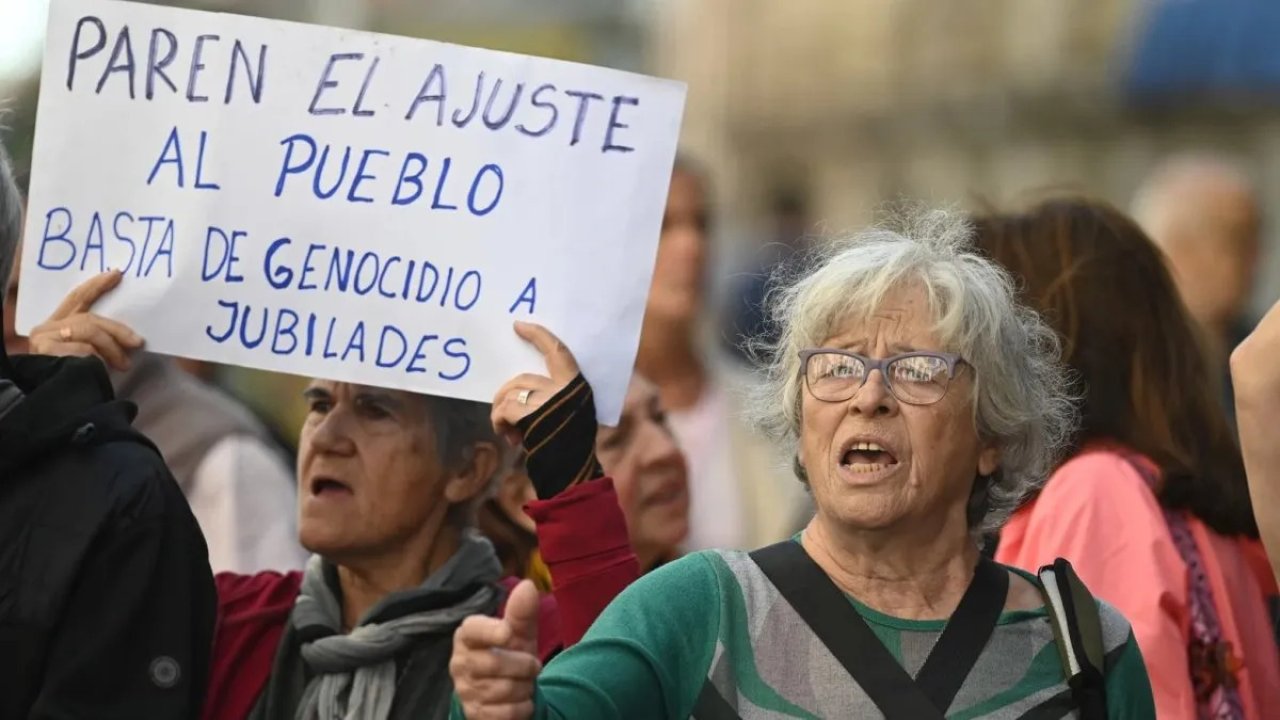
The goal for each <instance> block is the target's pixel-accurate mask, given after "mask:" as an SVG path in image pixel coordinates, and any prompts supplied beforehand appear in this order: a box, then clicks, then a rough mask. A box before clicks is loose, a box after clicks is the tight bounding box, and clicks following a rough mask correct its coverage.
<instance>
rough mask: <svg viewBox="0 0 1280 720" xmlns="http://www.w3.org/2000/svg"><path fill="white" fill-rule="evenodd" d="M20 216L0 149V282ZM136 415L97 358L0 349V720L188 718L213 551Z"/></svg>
mask: <svg viewBox="0 0 1280 720" xmlns="http://www.w3.org/2000/svg"><path fill="white" fill-rule="evenodd" d="M22 212H23V208H22V200H21V197H20V196H19V194H18V189H17V186H16V184H15V183H14V180H13V173H12V169H11V167H10V164H9V158H8V155H7V154H6V153H5V150H4V147H3V146H0V281H3V280H6V279H7V278H8V277H9V269H10V266H11V265H12V263H13V262H15V260H16V259H17V246H18V236H19V234H20V232H21V228H22ZM3 290H4V288H3V286H2V285H0V291H3ZM5 295H6V293H4V292H0V298H4V296H5ZM82 301H83V295H75V294H73V295H72V296H70V297H68V298H67V300H66V301H65V302H64V303H63V305H64V307H70V306H74V305H76V304H78V303H80V302H82ZM3 304H4V303H3V301H0V305H3ZM0 317H6V316H5V314H4V309H3V308H0ZM4 324H5V323H3V322H0V331H3V330H4V328H3V325H4ZM135 412H136V408H134V407H133V406H132V405H131V404H129V403H127V402H122V401H119V400H116V399H115V398H114V396H113V394H112V391H111V384H110V382H109V381H108V380H107V372H106V369H105V368H104V367H103V366H102V363H101V362H100V361H98V360H97V359H96V358H79V357H74V358H54V357H43V356H38V355H15V356H14V357H12V358H10V357H8V355H7V353H6V351H5V350H4V348H3V347H0V678H3V679H2V680H0V718H15V719H17V718H73V717H74V718H88V717H93V718H144V717H145V718H157V719H159V720H169V719H173V720H179V719H185V718H194V717H198V714H199V712H200V706H201V702H202V701H203V699H204V695H205V678H206V675H207V674H208V670H209V646H210V642H211V641H212V638H213V628H214V618H215V601H216V596H215V594H214V584H213V575H212V573H211V572H210V570H209V555H208V551H207V549H206V547H205V542H204V537H203V536H202V535H201V534H200V528H199V526H198V525H197V524H196V519H195V517H193V516H192V513H191V509H190V508H189V507H188V506H187V503H186V501H185V500H184V499H183V496H182V493H181V492H180V491H179V489H178V485H177V483H175V482H174V479H173V476H172V475H171V474H170V472H169V469H168V467H167V466H166V465H165V462H164V459H163V458H161V457H160V453H159V452H157V451H156V449H155V447H154V446H153V445H152V444H151V442H150V441H149V440H148V439H147V438H146V437H144V436H143V435H142V434H141V433H139V432H138V431H137V430H136V429H135V428H134V427H133V425H132V421H133V417H134V413H135Z"/></svg>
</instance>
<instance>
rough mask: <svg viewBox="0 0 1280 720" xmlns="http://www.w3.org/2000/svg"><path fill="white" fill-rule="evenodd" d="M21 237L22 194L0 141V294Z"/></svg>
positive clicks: (10, 272) (9, 273) (7, 281)
mask: <svg viewBox="0 0 1280 720" xmlns="http://www.w3.org/2000/svg"><path fill="white" fill-rule="evenodd" d="M21 238H22V194H21V193H20V192H19V191H18V183H17V181H16V180H15V179H14V176H13V162H12V161H11V160H10V159H9V153H8V151H6V150H5V148H4V143H0V296H3V295H4V293H5V291H6V290H7V289H8V287H9V276H10V275H11V274H12V272H13V264H14V262H15V261H16V260H17V255H18V241H19V240H21Z"/></svg>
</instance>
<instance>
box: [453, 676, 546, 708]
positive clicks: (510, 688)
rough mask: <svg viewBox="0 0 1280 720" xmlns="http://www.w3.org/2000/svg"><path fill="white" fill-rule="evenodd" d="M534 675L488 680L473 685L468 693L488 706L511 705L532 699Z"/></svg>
mask: <svg viewBox="0 0 1280 720" xmlns="http://www.w3.org/2000/svg"><path fill="white" fill-rule="evenodd" d="M536 677H537V676H536V675H529V676H527V677H522V678H509V677H500V678H490V679H487V680H482V681H480V682H477V683H475V686H474V688H473V689H472V690H471V692H470V693H469V694H470V696H471V697H474V698H477V699H479V700H480V701H481V702H483V703H485V704H486V705H489V706H501V705H513V704H516V703H520V702H523V701H525V700H528V699H530V698H532V697H533V681H534V679H535V678H536Z"/></svg>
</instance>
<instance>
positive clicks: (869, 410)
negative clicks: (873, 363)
mask: <svg viewBox="0 0 1280 720" xmlns="http://www.w3.org/2000/svg"><path fill="white" fill-rule="evenodd" d="M897 404H898V401H897V398H895V397H894V396H893V392H892V391H890V390H889V384H888V382H887V381H886V378H885V376H884V373H883V372H882V371H880V370H878V369H877V370H872V371H871V374H869V375H867V379H866V382H864V383H862V387H860V388H858V391H857V392H855V393H854V394H853V399H852V400H850V401H849V409H850V412H852V411H854V410H856V411H857V412H858V413H859V414H860V415H884V414H887V413H890V412H893V411H894V410H896V409H897Z"/></svg>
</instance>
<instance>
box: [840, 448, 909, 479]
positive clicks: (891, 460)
mask: <svg viewBox="0 0 1280 720" xmlns="http://www.w3.org/2000/svg"><path fill="white" fill-rule="evenodd" d="M897 464H898V458H897V457H895V456H894V454H893V453H891V452H889V451H888V450H887V449H886V448H885V447H884V446H883V445H880V444H879V443H875V442H855V443H853V444H852V445H850V446H849V447H848V448H847V449H846V450H845V451H844V455H841V456H840V465H841V467H844V468H847V469H848V470H849V471H850V472H855V473H869V472H876V471H878V470H884V469H885V468H888V467H890V466H893V465H897Z"/></svg>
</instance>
